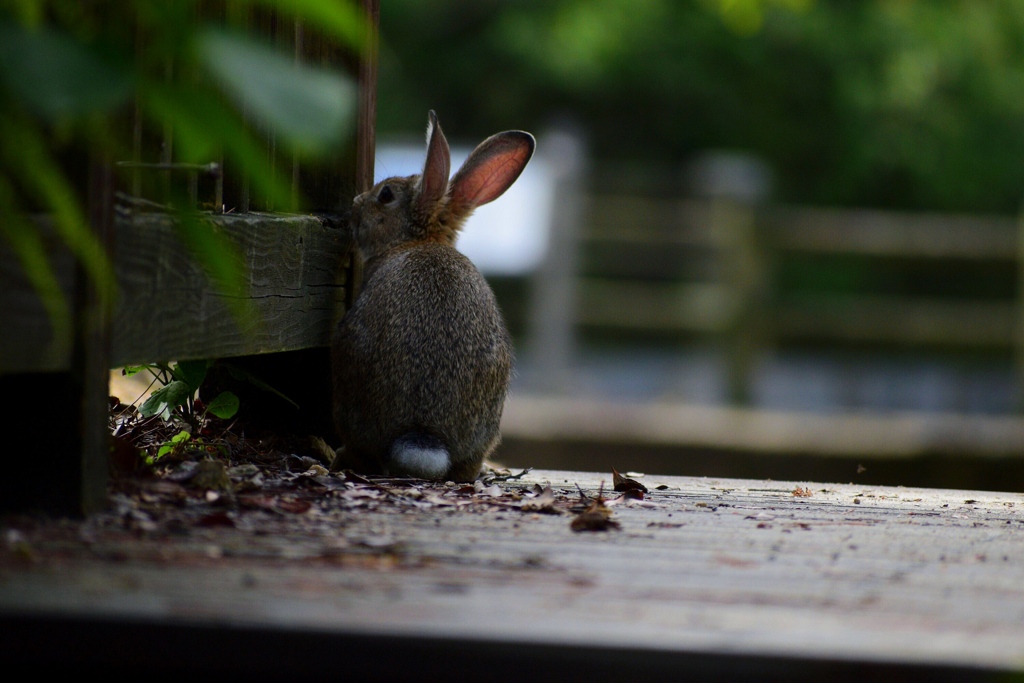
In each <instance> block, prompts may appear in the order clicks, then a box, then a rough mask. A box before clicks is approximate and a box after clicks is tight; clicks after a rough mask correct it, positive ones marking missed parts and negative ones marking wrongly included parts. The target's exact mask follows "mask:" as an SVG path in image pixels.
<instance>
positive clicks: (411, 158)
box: [374, 143, 555, 275]
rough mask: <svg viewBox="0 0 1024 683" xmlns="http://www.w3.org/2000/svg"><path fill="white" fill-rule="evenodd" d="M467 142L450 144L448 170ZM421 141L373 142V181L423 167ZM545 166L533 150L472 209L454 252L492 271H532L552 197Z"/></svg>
mask: <svg viewBox="0 0 1024 683" xmlns="http://www.w3.org/2000/svg"><path fill="white" fill-rule="evenodd" d="M471 151H473V148H472V147H461V146H459V147H452V148H451V153H452V174H454V173H455V171H456V170H458V168H459V167H460V166H462V162H463V161H465V160H466V157H468V156H469V153H470V152H471ZM425 153H426V152H425V151H424V148H423V144H422V143H420V144H418V145H416V144H387V143H383V144H379V145H377V157H376V163H375V164H374V168H375V169H376V172H375V174H374V182H375V183H378V182H380V181H381V180H383V179H384V178H390V177H392V176H408V175H413V174H416V173H420V172H421V171H422V170H423V158H424V155H425ZM554 182H555V180H554V178H553V172H552V168H551V165H550V164H549V162H548V161H547V159H546V158H545V157H544V156H543V155H542V154H540V153H539V150H538V153H537V154H535V155H534V157H533V159H531V160H530V163H529V164H527V166H526V170H524V171H523V174H522V175H521V176H519V179H518V180H516V182H515V183H514V184H513V185H512V187H511V188H509V189H508V191H506V192H505V194H503V195H502V196H501V197H498V198H497V199H496V200H494V202H492V203H490V204H485V205H483V206H481V207H480V208H478V209H477V210H476V211H475V212H474V213H473V215H472V216H470V217H469V220H468V221H466V225H465V227H464V228H463V230H462V233H461V234H460V236H459V240H458V243H457V244H456V246H457V247H458V249H459V251H461V252H462V253H463V254H465V255H466V256H468V257H469V259H470V260H471V261H472V262H473V263H474V264H475V265H476V267H477V268H479V269H480V272H482V273H485V274H489V275H490V274H493V275H528V274H531V273H533V272H535V271H536V270H537V268H539V267H540V265H541V263H542V262H543V260H544V256H545V254H546V252H547V249H548V242H549V235H550V230H551V214H552V206H553V202H554Z"/></svg>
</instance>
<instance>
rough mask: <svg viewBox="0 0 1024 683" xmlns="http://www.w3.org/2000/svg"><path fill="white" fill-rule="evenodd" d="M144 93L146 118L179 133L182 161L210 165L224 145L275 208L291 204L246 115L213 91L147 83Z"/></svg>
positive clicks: (287, 192) (176, 136) (289, 193)
mask: <svg viewBox="0 0 1024 683" xmlns="http://www.w3.org/2000/svg"><path fill="white" fill-rule="evenodd" d="M141 90H142V93H141V94H142V102H143V105H144V106H145V107H146V111H147V114H148V115H149V116H151V117H152V118H153V119H155V120H156V121H159V122H160V123H162V124H163V125H169V126H171V127H172V128H173V129H174V134H175V138H174V139H175V143H176V146H177V147H178V149H179V151H180V153H181V156H182V160H183V161H193V162H196V163H207V162H209V161H210V160H211V159H212V158H214V157H215V155H216V153H217V148H218V146H222V147H223V149H224V152H225V153H226V154H227V155H228V157H229V158H230V159H231V161H233V162H234V164H235V165H236V166H238V168H244V169H246V171H248V173H249V178H250V179H251V180H252V183H253V186H254V187H255V188H256V189H257V190H258V191H259V192H260V193H262V194H263V196H265V197H266V198H267V201H269V202H271V203H273V204H274V205H275V206H287V205H289V204H290V203H291V189H290V188H289V186H288V185H287V184H286V183H284V182H283V181H282V179H281V177H280V175H279V174H278V173H276V172H275V171H274V167H273V166H272V165H271V164H270V163H269V162H268V160H267V154H266V152H265V151H264V150H263V149H262V148H261V147H260V145H258V144H257V143H256V141H255V140H253V138H252V134H251V133H249V132H248V131H247V130H246V129H245V125H244V123H243V121H242V118H241V116H239V115H238V114H236V113H235V112H233V111H232V110H231V109H230V108H229V107H227V106H226V105H225V104H223V103H222V102H221V101H220V100H218V99H217V98H216V97H214V96H212V94H211V93H208V92H203V91H200V90H196V89H186V88H173V87H167V86H165V85H164V84H161V83H155V82H147V83H144V84H143V85H142V86H141Z"/></svg>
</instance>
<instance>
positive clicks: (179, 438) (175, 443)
mask: <svg viewBox="0 0 1024 683" xmlns="http://www.w3.org/2000/svg"><path fill="white" fill-rule="evenodd" d="M191 438H192V435H191V434H189V433H188V432H186V431H184V430H182V431H180V432H178V433H177V434H175V435H174V436H172V437H171V440H170V441H168V442H166V443H165V444H164V445H162V446H160V449H159V450H157V452H156V457H155V458H154V460H159V459H160V458H162V457H164V456H165V455H167V454H168V453H172V452H173V451H174V450H175V449H176V448H178V447H180V446H181V444H183V443H186V442H187V441H189V440H190V439H191Z"/></svg>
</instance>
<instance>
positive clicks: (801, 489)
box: [792, 486, 814, 498]
mask: <svg viewBox="0 0 1024 683" xmlns="http://www.w3.org/2000/svg"><path fill="white" fill-rule="evenodd" d="M792 493H793V495H794V496H796V497H797V498H810V497H811V496H813V495H814V493H812V492H811V490H810V489H809V488H807V487H805V486H797V487H796V488H795V489H793V492H792Z"/></svg>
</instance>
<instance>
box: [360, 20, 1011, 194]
mask: <svg viewBox="0 0 1024 683" xmlns="http://www.w3.org/2000/svg"><path fill="white" fill-rule="evenodd" d="M381 14H382V18H381V30H382V41H383V45H382V56H381V78H380V102H381V105H380V126H381V131H382V133H385V134H386V133H387V132H398V131H406V130H408V129H410V128H412V127H417V128H418V126H419V118H421V117H420V116H418V115H416V116H414V115H411V114H410V113H409V112H422V111H424V110H425V109H427V108H428V107H434V108H436V109H438V110H439V112H441V113H442V115H443V116H444V118H445V120H446V121H449V122H450V123H449V128H450V129H451V130H458V131H461V132H462V133H464V134H465V135H467V136H470V137H471V136H474V135H482V134H486V133H487V132H488V131H492V130H496V129H500V128H503V127H533V128H537V127H541V126H543V125H544V123H545V122H546V121H547V120H548V118H549V117H552V116H554V115H558V114H560V113H561V112H570V113H571V114H572V115H573V116H574V117H575V118H576V119H577V120H578V121H579V122H580V123H582V124H583V126H584V127H585V129H586V130H587V131H588V132H589V135H590V138H591V140H590V142H591V148H592V150H593V152H594V154H595V155H597V157H598V158H599V159H606V160H607V159H635V160H641V161H647V162H652V164H653V162H667V163H670V164H673V163H675V164H678V163H682V162H683V161H685V160H686V159H688V158H689V157H690V156H691V155H693V154H696V153H698V152H700V151H702V150H707V149H711V148H732V149H742V150H745V151H749V152H753V153H756V154H758V155H760V156H762V157H763V158H765V159H766V160H767V161H768V162H770V163H771V164H772V165H773V167H774V168H775V170H776V172H777V174H778V179H779V183H778V187H777V195H778V198H779V199H781V200H784V201H792V202H807V203H821V204H831V205H870V206H877V207H890V208H908V209H922V208H928V209H935V210H965V211H996V212H1015V211H1017V210H1018V209H1019V203H1020V199H1021V189H1022V188H1021V182H1020V173H1019V170H1018V169H1019V164H1020V159H1021V158H1024V125H1022V124H1021V122H1022V120H1024V118H1022V116H1024V87H1022V83H1024V4H1022V3H1020V2H1018V1H1017V0H989V1H988V2H984V3H977V2H972V1H970V0H958V1H957V0H954V1H950V2H941V3H935V2H892V1H891V0H775V1H772V0H688V1H684V0H517V1H516V2H507V1H501V0H486V1H483V2H481V1H480V0H473V1H470V0H435V1H434V2H421V1H420V0H391V1H390V2H387V3H384V4H383V6H382V9H381Z"/></svg>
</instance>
